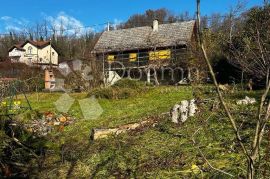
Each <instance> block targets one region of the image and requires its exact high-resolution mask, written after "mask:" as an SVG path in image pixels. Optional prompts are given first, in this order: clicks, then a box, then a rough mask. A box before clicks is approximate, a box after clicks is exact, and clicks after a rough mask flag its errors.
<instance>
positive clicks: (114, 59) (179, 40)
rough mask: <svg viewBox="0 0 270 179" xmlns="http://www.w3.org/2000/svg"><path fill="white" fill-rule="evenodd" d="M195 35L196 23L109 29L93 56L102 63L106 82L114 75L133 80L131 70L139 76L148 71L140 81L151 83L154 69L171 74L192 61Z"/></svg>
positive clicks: (100, 40) (97, 44)
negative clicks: (139, 73) (191, 53)
mask: <svg viewBox="0 0 270 179" xmlns="http://www.w3.org/2000/svg"><path fill="white" fill-rule="evenodd" d="M195 32H196V25H195V21H187V22H176V23H169V24H159V22H158V21H157V20H155V21H153V26H145V27H136V28H130V29H120V30H112V31H109V30H108V31H105V32H103V34H102V35H101V37H100V38H99V40H98V42H97V43H96V45H95V47H94V50H93V54H95V56H96V58H97V60H98V61H101V62H102V63H103V69H104V74H105V78H106V79H105V80H108V79H109V81H110V80H113V79H114V77H112V75H114V76H116V77H118V78H119V76H121V77H123V76H128V77H130V76H131V71H132V72H134V71H136V70H137V74H138V71H146V73H144V75H142V77H141V78H145V79H147V81H148V82H150V80H151V76H153V75H152V74H153V69H154V74H155V73H156V70H157V73H160V69H162V70H163V72H164V71H166V70H164V69H167V70H169V71H168V72H167V73H168V74H170V73H174V72H175V71H174V69H176V68H178V69H181V70H182V68H179V67H183V69H184V68H186V66H185V64H186V63H187V62H188V60H189V59H191V58H192V57H191V56H190V52H191V50H190V49H191V47H192V46H193V45H194V44H196V43H194V42H196V36H195V34H196V33H195ZM183 71H185V70H182V71H181V73H182V74H183V73H184V72H183ZM123 72H124V73H123ZM162 75H163V76H162ZM162 75H161V76H162V77H164V74H162ZM171 75H172V74H171ZM159 76H160V75H159ZM175 76H176V75H175V74H174V78H175ZM178 76H179V75H178ZM180 76H181V77H180V78H177V79H174V81H177V80H181V79H182V78H183V75H180ZM136 78H138V75H137V77H136Z"/></svg>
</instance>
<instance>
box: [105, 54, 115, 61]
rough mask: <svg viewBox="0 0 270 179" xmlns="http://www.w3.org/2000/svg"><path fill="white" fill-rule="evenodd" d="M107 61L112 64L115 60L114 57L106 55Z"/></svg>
mask: <svg viewBox="0 0 270 179" xmlns="http://www.w3.org/2000/svg"><path fill="white" fill-rule="evenodd" d="M107 60H108V61H109V62H112V61H114V60H115V56H114V55H108V57H107Z"/></svg>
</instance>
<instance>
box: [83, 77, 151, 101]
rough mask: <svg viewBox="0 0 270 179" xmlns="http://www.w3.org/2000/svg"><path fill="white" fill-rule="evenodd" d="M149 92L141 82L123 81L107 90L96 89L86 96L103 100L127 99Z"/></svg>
mask: <svg viewBox="0 0 270 179" xmlns="http://www.w3.org/2000/svg"><path fill="white" fill-rule="evenodd" d="M147 90H149V87H147V86H146V85H145V84H144V83H143V82H140V81H135V80H129V79H123V80H120V81H118V82H117V83H116V84H114V85H112V86H110V87H107V88H98V89H95V90H93V91H92V92H90V93H89V94H88V96H93V95H94V96H96V97H97V98H104V99H127V98H130V97H135V96H137V95H139V94H141V93H143V92H145V91H147Z"/></svg>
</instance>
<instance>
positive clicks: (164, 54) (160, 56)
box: [149, 50, 171, 60]
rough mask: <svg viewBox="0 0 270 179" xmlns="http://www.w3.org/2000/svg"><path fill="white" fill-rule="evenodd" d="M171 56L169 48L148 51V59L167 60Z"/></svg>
mask: <svg viewBox="0 0 270 179" xmlns="http://www.w3.org/2000/svg"><path fill="white" fill-rule="evenodd" d="M170 58H171V51H170V50H160V51H152V52H149V60H167V59H170Z"/></svg>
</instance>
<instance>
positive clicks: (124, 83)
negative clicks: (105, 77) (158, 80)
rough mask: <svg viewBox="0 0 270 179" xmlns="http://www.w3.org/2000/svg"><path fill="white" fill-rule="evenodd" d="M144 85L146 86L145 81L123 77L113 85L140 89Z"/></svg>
mask: <svg viewBox="0 0 270 179" xmlns="http://www.w3.org/2000/svg"><path fill="white" fill-rule="evenodd" d="M144 86H145V83H144V82H142V81H137V80H130V79H122V80H119V81H118V82H116V83H115V84H114V85H113V86H112V87H119V88H133V89H138V88H142V87H144Z"/></svg>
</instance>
